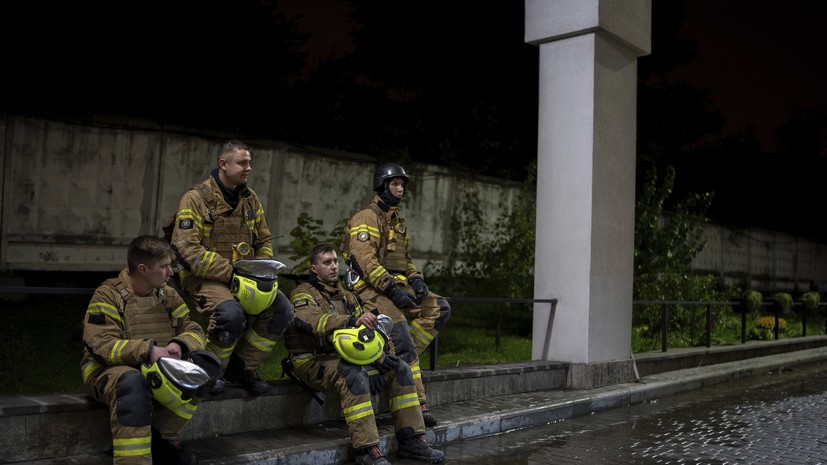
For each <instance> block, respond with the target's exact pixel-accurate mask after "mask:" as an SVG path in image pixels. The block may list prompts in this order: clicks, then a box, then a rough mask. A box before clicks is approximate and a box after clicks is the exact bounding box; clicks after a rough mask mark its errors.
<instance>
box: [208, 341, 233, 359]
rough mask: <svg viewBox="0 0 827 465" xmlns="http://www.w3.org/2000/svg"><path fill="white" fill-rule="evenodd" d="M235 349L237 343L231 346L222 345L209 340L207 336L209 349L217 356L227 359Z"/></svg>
mask: <svg viewBox="0 0 827 465" xmlns="http://www.w3.org/2000/svg"><path fill="white" fill-rule="evenodd" d="M234 349H235V344H233V345H231V346H230V347H222V346H220V345H218V344H216V343H215V342H213V341H211V340H209V338H207V350H209V351H210V352H212V353H214V354H215V356H216V357H218V358H219V359H221V360H227V359H228V358H230V355H232V353H233V350H234Z"/></svg>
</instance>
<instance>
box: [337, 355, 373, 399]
mask: <svg viewBox="0 0 827 465" xmlns="http://www.w3.org/2000/svg"><path fill="white" fill-rule="evenodd" d="M336 369H337V370H338V371H339V374H340V375H342V379H344V380H345V385H346V386H347V390H348V391H350V393H351V394H353V395H355V396H361V395H364V394H370V384H369V383H368V375H367V373H366V372H365V369H364V368H363V367H362V366H360V365H353V364H351V363H346V362H343V361H340V362H339V365H338V366H337V367H336Z"/></svg>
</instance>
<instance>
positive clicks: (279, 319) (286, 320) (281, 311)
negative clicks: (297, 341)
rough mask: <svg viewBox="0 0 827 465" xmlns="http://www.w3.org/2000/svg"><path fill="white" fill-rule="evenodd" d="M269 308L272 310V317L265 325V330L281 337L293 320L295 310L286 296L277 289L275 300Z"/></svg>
mask: <svg viewBox="0 0 827 465" xmlns="http://www.w3.org/2000/svg"><path fill="white" fill-rule="evenodd" d="M270 309H271V310H273V318H271V319H270V323H269V324H268V325H267V331H269V332H270V334H272V335H274V336H278V337H281V336H282V335H283V334H284V332H285V331H287V327H288V326H290V323H292V322H293V314H294V312H295V310H294V309H293V304H291V303H290V299H288V298H287V296H285V295H284V294H282V292H281V291H279V292H278V294H277V295H276V300H275V301H274V302H273V304H272V305H270Z"/></svg>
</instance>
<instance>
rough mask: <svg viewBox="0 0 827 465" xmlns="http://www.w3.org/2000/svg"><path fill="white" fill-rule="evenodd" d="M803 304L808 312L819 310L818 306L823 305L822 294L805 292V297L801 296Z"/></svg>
mask: <svg viewBox="0 0 827 465" xmlns="http://www.w3.org/2000/svg"><path fill="white" fill-rule="evenodd" d="M801 303H802V304H804V308H806V309H807V310H815V309H816V308H818V304H819V303H821V294H819V293H818V292H805V293H804V295H802V296H801Z"/></svg>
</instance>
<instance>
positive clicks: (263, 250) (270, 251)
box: [257, 245, 273, 258]
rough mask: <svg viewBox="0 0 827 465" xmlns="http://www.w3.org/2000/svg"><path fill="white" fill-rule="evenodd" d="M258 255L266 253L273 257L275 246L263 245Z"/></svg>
mask: <svg viewBox="0 0 827 465" xmlns="http://www.w3.org/2000/svg"><path fill="white" fill-rule="evenodd" d="M257 253H258V255H265V256H267V257H270V258H273V248H272V247H270V246H269V245H262V246H261V247H259V249H258V252H257Z"/></svg>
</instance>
